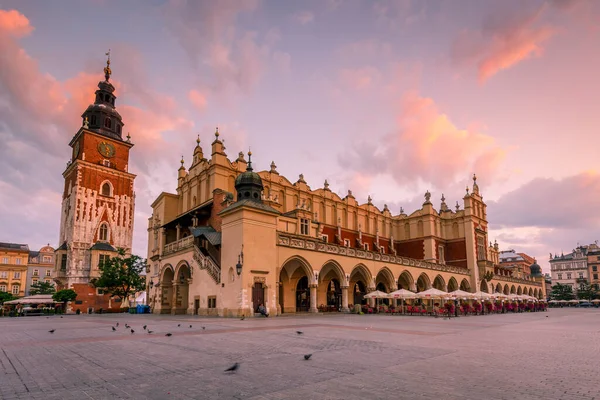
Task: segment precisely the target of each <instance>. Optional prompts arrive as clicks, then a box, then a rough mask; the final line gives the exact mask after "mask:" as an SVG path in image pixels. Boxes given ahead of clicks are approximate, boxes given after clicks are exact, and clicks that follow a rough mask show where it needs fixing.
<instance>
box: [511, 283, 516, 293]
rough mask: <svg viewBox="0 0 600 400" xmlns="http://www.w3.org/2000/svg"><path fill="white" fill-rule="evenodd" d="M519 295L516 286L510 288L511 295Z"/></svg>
mask: <svg viewBox="0 0 600 400" xmlns="http://www.w3.org/2000/svg"><path fill="white" fill-rule="evenodd" d="M516 293H517V288H515V285H512V286H511V287H510V294H516Z"/></svg>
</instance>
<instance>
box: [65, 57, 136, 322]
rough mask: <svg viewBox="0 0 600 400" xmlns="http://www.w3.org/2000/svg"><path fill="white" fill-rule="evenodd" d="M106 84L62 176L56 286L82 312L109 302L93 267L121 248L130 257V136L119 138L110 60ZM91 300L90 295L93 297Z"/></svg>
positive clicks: (73, 143) (89, 111) (132, 200)
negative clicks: (72, 296)
mask: <svg viewBox="0 0 600 400" xmlns="http://www.w3.org/2000/svg"><path fill="white" fill-rule="evenodd" d="M104 73H105V74H104V75H105V80H104V81H101V82H99V83H98V89H97V90H96V98H95V101H94V104H91V105H90V106H88V108H87V109H86V110H85V112H84V113H83V114H82V116H81V117H82V119H83V124H82V127H81V128H80V129H79V131H78V132H77V133H76V134H75V136H74V137H73V138H72V139H71V141H70V143H69V146H70V147H71V148H72V154H71V160H70V161H69V162H68V164H67V168H66V169H65V171H64V172H63V177H64V179H65V186H64V191H63V200H62V210H61V222H60V236H59V244H60V247H59V248H58V250H57V257H56V275H55V276H56V281H57V283H58V284H59V285H60V286H61V287H65V288H72V289H75V291H76V292H78V298H77V300H78V301H77V302H76V304H77V305H76V306H74V307H73V309H77V308H78V309H80V311H81V312H91V311H92V309H94V308H96V309H97V308H104V309H106V308H107V305H106V304H108V299H107V298H105V297H106V296H103V295H102V293H101V292H99V291H96V290H95V289H94V288H92V287H91V286H90V285H89V282H90V279H92V278H94V277H98V276H99V268H98V265H99V264H100V262H101V261H102V260H103V259H104V258H105V257H113V256H115V255H116V252H117V249H119V248H122V249H124V250H125V252H126V253H128V254H129V253H130V252H131V246H132V239H133V220H134V210H135V193H134V188H133V182H134V179H135V175H133V174H131V173H129V171H128V168H129V151H130V149H131V148H132V147H133V144H132V143H131V142H130V140H129V139H130V138H129V135H128V136H127V138H126V139H125V140H124V139H123V138H122V131H123V125H124V124H123V121H122V119H121V115H120V114H119V113H118V112H117V110H116V109H115V100H116V97H115V95H114V91H115V87H114V86H113V85H112V84H111V83H110V81H109V80H110V75H111V70H110V56H109V59H108V61H107V65H106V67H105V68H104ZM92 295H93V296H92Z"/></svg>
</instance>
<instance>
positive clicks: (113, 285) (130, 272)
mask: <svg viewBox="0 0 600 400" xmlns="http://www.w3.org/2000/svg"><path fill="white" fill-rule="evenodd" d="M99 268H100V277H99V278H96V279H92V281H91V283H92V285H94V287H96V288H100V289H102V290H104V291H105V292H106V293H108V294H109V295H111V296H116V297H119V298H121V299H128V298H129V295H131V294H134V293H136V292H139V291H141V290H144V289H145V288H146V277H145V276H144V275H141V273H142V272H143V271H145V269H146V260H144V259H142V258H141V257H139V256H136V255H130V256H129V257H125V251H124V250H123V249H119V250H118V254H117V256H116V257H111V258H110V259H108V260H106V261H104V262H103V263H102V264H101V265H100V266H99Z"/></svg>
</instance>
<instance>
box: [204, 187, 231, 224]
mask: <svg viewBox="0 0 600 400" xmlns="http://www.w3.org/2000/svg"><path fill="white" fill-rule="evenodd" d="M226 193H227V192H225V191H224V190H222V189H215V190H213V205H212V209H211V210H210V218H209V219H208V224H209V225H210V226H212V227H213V228H214V229H215V230H216V231H217V232H221V225H222V224H223V220H222V219H221V216H220V215H219V213H220V212H221V211H222V210H223V209H224V208H225V207H227V203H225V202H224V201H223V198H224V197H225V194H226Z"/></svg>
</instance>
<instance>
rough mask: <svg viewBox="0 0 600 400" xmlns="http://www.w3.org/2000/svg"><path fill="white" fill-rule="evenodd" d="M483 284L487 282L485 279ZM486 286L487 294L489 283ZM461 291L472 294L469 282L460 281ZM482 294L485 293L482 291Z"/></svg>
mask: <svg viewBox="0 0 600 400" xmlns="http://www.w3.org/2000/svg"><path fill="white" fill-rule="evenodd" d="M482 282H485V279H484V280H483V281H482ZM485 286H486V288H485V292H487V283H486V285H485ZM460 290H462V291H464V292H470V291H471V285H470V284H469V281H468V280H466V279H463V280H462V281H460ZM482 292H484V290H482Z"/></svg>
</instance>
